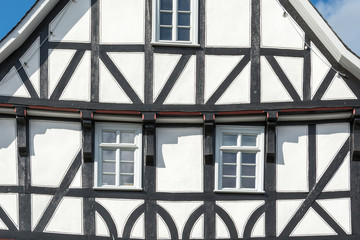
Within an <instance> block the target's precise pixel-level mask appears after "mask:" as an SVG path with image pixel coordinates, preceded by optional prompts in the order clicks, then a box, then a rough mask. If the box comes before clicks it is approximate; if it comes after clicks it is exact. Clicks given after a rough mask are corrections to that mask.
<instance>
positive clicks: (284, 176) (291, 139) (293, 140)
mask: <svg viewBox="0 0 360 240" xmlns="http://www.w3.org/2000/svg"><path fill="white" fill-rule="evenodd" d="M276 130H277V135H276V137H277V142H276V147H277V149H276V152H277V154H276V174H277V175H276V185H277V191H278V192H306V191H308V190H309V183H308V136H307V135H308V127H307V126H305V125H304V126H281V127H277V128H276Z"/></svg>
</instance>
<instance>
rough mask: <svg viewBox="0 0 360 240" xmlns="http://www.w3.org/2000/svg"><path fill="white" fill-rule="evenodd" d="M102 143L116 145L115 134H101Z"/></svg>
mask: <svg viewBox="0 0 360 240" xmlns="http://www.w3.org/2000/svg"><path fill="white" fill-rule="evenodd" d="M102 142H103V143H116V132H103V133H102Z"/></svg>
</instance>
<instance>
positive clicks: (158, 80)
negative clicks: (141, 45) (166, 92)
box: [153, 53, 181, 101]
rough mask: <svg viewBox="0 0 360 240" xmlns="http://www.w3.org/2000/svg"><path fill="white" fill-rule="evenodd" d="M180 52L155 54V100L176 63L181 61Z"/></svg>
mask: <svg viewBox="0 0 360 240" xmlns="http://www.w3.org/2000/svg"><path fill="white" fill-rule="evenodd" d="M180 58H181V55H179V54H158V53H155V54H154V70H153V71H154V73H153V74H154V79H153V100H154V101H155V100H156V98H157V97H158V95H159V94H160V92H161V90H162V88H163V87H164V85H165V84H166V82H167V80H168V79H169V77H170V75H171V73H172V72H173V70H174V68H175V66H176V64H177V63H178V62H179V60H180Z"/></svg>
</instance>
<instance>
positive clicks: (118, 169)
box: [115, 149, 121, 186]
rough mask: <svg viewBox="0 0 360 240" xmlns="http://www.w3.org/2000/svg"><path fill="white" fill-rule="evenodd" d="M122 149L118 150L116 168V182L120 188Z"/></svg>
mask: <svg viewBox="0 0 360 240" xmlns="http://www.w3.org/2000/svg"><path fill="white" fill-rule="evenodd" d="M120 151H121V150H120V149H116V166H115V170H116V180H115V185H116V186H120Z"/></svg>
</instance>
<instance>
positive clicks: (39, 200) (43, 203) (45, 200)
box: [31, 194, 53, 230]
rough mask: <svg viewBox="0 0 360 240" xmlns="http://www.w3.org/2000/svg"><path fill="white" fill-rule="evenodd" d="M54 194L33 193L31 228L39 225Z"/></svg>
mask: <svg viewBox="0 0 360 240" xmlns="http://www.w3.org/2000/svg"><path fill="white" fill-rule="evenodd" d="M52 198H53V196H52V195H42V194H31V229H32V230H34V228H35V227H36V226H37V224H38V222H39V220H40V218H41V217H42V216H43V214H44V211H45V210H46V208H47V207H48V205H49V203H50V201H51V199H52Z"/></svg>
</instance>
